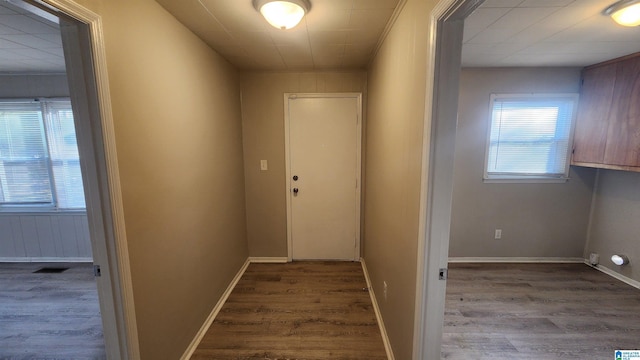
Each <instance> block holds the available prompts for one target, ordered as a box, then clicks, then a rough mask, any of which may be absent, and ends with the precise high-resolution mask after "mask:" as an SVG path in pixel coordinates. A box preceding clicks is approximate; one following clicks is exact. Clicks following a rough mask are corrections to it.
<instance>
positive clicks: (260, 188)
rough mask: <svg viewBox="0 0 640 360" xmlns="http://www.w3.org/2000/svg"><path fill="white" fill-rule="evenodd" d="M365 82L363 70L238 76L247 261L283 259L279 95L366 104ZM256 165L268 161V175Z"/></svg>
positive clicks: (284, 231) (284, 228) (281, 103)
mask: <svg viewBox="0 0 640 360" xmlns="http://www.w3.org/2000/svg"><path fill="white" fill-rule="evenodd" d="M366 77H367V76H366V73H365V72H364V71H352V72H291V73H278V72H247V73H243V74H242V75H241V89H242V131H243V139H244V171H245V188H246V202H247V206H246V207H247V235H248V238H249V253H250V254H251V256H257V257H286V256H287V212H286V211H287V208H286V199H285V196H286V193H285V191H286V188H285V185H286V179H285V176H286V175H285V153H284V96H283V94H284V93H287V92H289V93H294V92H301V93H322V92H361V93H363V103H365V104H366V89H367V83H366V81H367V79H366ZM365 121H366V120H365ZM260 160H267V161H268V164H269V170H268V171H260Z"/></svg>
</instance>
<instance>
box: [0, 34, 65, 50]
mask: <svg viewBox="0 0 640 360" xmlns="http://www.w3.org/2000/svg"><path fill="white" fill-rule="evenodd" d="M0 39H3V40H7V41H11V42H14V43H17V44H21V45H23V46H24V47H31V48H36V49H38V48H42V49H49V48H60V47H61V45H57V44H54V43H52V42H49V41H46V40H43V39H40V38H39V37H35V36H33V35H28V34H21V35H0Z"/></svg>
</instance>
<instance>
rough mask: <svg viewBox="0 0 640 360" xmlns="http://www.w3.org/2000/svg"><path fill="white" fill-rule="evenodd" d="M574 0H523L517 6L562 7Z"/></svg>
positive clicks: (574, 0)
mask: <svg viewBox="0 0 640 360" xmlns="http://www.w3.org/2000/svg"><path fill="white" fill-rule="evenodd" d="M574 2H576V0H524V1H523V2H522V3H520V5H518V7H520V8H532V7H564V6H567V5H570V4H571V3H574Z"/></svg>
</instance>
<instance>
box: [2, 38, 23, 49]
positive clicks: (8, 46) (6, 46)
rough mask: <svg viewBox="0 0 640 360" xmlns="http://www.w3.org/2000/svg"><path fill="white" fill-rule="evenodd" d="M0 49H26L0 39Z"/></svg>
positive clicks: (20, 45) (15, 43)
mask: <svg viewBox="0 0 640 360" xmlns="http://www.w3.org/2000/svg"><path fill="white" fill-rule="evenodd" d="M3 36H4V35H3ZM0 49H28V47H26V46H24V45H22V44H19V43H17V42H14V41H9V40H7V39H4V38H2V37H0Z"/></svg>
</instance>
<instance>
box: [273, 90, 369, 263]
mask: <svg viewBox="0 0 640 360" xmlns="http://www.w3.org/2000/svg"><path fill="white" fill-rule="evenodd" d="M360 108H361V101H360V94H285V111H286V116H285V122H286V124H285V127H286V128H287V129H288V139H287V140H288V141H287V144H288V149H287V155H288V166H287V170H288V171H287V176H288V196H287V200H288V208H287V210H288V220H289V222H288V230H289V258H290V259H295V260H302V259H322V260H327V259H332V260H357V259H359V251H360V249H359V247H360V244H359V240H360V239H359V237H360V139H361V133H360V129H361V125H360V124H361V119H360V113H361V112H360Z"/></svg>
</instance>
